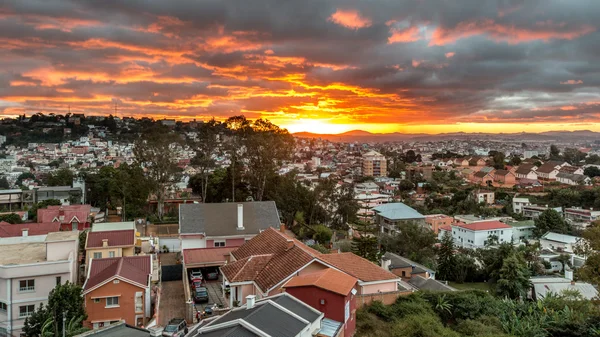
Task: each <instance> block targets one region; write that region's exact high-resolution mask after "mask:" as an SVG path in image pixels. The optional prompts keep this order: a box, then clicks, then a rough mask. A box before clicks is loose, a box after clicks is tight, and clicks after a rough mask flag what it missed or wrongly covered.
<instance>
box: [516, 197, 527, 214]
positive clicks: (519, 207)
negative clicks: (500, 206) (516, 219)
mask: <svg viewBox="0 0 600 337" xmlns="http://www.w3.org/2000/svg"><path fill="white" fill-rule="evenodd" d="M529 205H531V202H530V201H529V198H521V197H516V196H515V197H514V198H513V200H512V209H513V212H514V213H517V214H523V207H525V206H529Z"/></svg>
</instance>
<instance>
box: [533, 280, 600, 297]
mask: <svg viewBox="0 0 600 337" xmlns="http://www.w3.org/2000/svg"><path fill="white" fill-rule="evenodd" d="M531 282H532V283H533V289H534V291H535V295H536V298H537V299H540V298H543V297H545V296H547V294H548V293H554V294H556V295H559V294H560V293H562V292H563V291H565V290H577V291H579V293H580V294H581V295H582V296H583V297H584V298H586V299H589V300H591V299H593V298H595V297H597V296H598V290H596V288H594V286H593V285H591V284H589V283H583V282H574V283H572V282H571V280H569V279H566V278H554V279H552V278H544V279H534V278H532V279H531Z"/></svg>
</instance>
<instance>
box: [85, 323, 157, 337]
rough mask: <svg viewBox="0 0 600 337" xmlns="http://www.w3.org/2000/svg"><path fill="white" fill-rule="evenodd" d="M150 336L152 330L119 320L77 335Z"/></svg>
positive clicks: (105, 336) (110, 336)
mask: <svg viewBox="0 0 600 337" xmlns="http://www.w3.org/2000/svg"><path fill="white" fill-rule="evenodd" d="M84 336H85V337H88V336H90V337H149V336H150V331H148V330H146V329H140V328H136V327H134V326H131V325H128V324H125V322H119V323H115V324H111V325H109V326H106V327H104V328H100V329H97V330H91V331H87V332H84V333H82V334H79V335H76V336H75V337H84Z"/></svg>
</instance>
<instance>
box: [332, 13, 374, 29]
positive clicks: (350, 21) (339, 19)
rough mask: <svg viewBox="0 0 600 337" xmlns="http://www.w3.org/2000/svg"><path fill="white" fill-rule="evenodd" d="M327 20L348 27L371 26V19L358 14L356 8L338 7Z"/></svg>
mask: <svg viewBox="0 0 600 337" xmlns="http://www.w3.org/2000/svg"><path fill="white" fill-rule="evenodd" d="M328 20H329V21H331V22H333V23H336V24H338V25H340V26H344V27H346V28H350V29H359V28H365V27H369V26H371V20H370V19H368V18H365V17H363V16H361V15H360V13H359V12H358V11H356V10H353V9H349V10H345V9H338V10H337V11H336V12H335V13H333V14H331V16H330V17H329V19H328Z"/></svg>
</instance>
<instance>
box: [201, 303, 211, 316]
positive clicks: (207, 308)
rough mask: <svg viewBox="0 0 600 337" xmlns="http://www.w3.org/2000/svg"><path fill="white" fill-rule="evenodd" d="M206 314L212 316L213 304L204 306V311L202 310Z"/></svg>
mask: <svg viewBox="0 0 600 337" xmlns="http://www.w3.org/2000/svg"><path fill="white" fill-rule="evenodd" d="M202 313H203V314H204V315H205V316H210V315H212V314H213V306H212V305H207V306H205V307H204V311H203V312H202Z"/></svg>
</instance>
